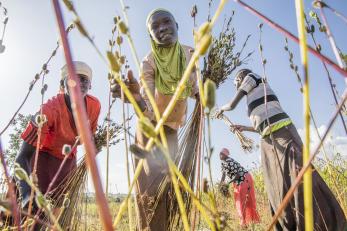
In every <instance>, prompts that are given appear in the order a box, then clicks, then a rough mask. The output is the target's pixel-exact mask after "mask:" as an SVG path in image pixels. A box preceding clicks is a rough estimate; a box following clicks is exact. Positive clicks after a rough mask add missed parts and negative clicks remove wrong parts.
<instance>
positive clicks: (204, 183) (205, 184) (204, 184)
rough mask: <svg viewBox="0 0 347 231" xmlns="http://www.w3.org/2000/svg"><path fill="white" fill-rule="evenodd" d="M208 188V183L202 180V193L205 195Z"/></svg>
mask: <svg viewBox="0 0 347 231" xmlns="http://www.w3.org/2000/svg"><path fill="white" fill-rule="evenodd" d="M208 188H209V186H208V181H207V179H206V178H204V179H203V182H202V191H203V192H204V193H207V192H208Z"/></svg>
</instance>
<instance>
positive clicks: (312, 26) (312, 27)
mask: <svg viewBox="0 0 347 231" xmlns="http://www.w3.org/2000/svg"><path fill="white" fill-rule="evenodd" d="M314 31H315V27H314V25H311V33H314Z"/></svg>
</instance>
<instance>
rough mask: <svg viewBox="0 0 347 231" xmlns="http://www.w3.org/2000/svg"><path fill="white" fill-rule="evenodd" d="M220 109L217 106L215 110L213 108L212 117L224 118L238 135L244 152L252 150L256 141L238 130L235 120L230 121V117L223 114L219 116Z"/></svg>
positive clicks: (230, 128)
mask: <svg viewBox="0 0 347 231" xmlns="http://www.w3.org/2000/svg"><path fill="white" fill-rule="evenodd" d="M218 112H219V110H218V109H217V108H215V109H214V110H212V112H211V115H210V116H211V118H212V119H220V120H223V121H224V122H225V123H226V125H228V127H229V130H230V131H231V132H232V133H234V134H235V135H236V137H237V139H238V140H239V141H240V144H241V147H242V149H243V151H244V152H248V153H250V152H252V151H253V144H254V141H253V140H252V139H250V138H248V137H246V136H245V135H243V133H242V132H241V131H240V130H238V129H237V128H235V124H234V123H233V122H231V121H230V119H229V118H228V117H227V116H226V115H224V114H222V115H220V116H218V117H217V115H218Z"/></svg>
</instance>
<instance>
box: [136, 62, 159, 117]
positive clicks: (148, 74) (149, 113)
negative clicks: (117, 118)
mask: <svg viewBox="0 0 347 231" xmlns="http://www.w3.org/2000/svg"><path fill="white" fill-rule="evenodd" d="M150 58H151V57H150V55H148V56H146V57H145V58H144V59H143V61H142V63H141V71H142V76H141V78H142V79H141V81H140V97H139V99H137V101H138V103H140V104H142V105H143V107H144V108H145V110H144V111H143V112H144V114H145V116H146V117H148V118H149V119H150V120H154V112H153V108H152V105H151V103H150V101H149V98H148V96H147V94H146V92H145V88H144V86H143V81H145V82H146V84H147V86H148V88H149V91H150V92H151V93H152V96H153V97H155V80H154V75H155V73H154V71H155V69H154V66H153V65H154V63H153V60H151V59H150ZM151 61H152V62H151Z"/></svg>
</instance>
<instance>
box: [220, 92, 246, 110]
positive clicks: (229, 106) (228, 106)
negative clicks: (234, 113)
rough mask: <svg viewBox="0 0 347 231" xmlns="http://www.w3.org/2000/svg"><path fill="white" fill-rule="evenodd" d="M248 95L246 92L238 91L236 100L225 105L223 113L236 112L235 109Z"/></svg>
mask: <svg viewBox="0 0 347 231" xmlns="http://www.w3.org/2000/svg"><path fill="white" fill-rule="evenodd" d="M246 94H247V93H246V92H245V91H244V90H238V91H237V93H236V95H235V97H234V99H233V100H231V101H230V102H229V103H227V104H225V105H224V106H223V107H222V108H221V111H222V113H223V112H224V111H231V110H234V108H235V107H236V106H237V105H238V103H239V102H240V100H241V99H242V98H243V97H244V96H245V95H246Z"/></svg>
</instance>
